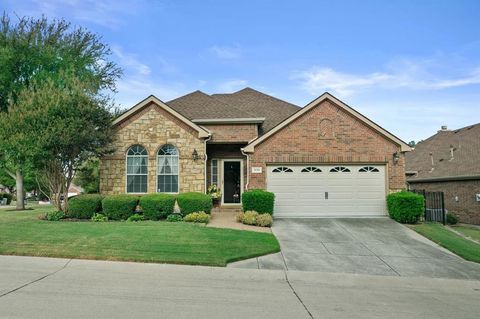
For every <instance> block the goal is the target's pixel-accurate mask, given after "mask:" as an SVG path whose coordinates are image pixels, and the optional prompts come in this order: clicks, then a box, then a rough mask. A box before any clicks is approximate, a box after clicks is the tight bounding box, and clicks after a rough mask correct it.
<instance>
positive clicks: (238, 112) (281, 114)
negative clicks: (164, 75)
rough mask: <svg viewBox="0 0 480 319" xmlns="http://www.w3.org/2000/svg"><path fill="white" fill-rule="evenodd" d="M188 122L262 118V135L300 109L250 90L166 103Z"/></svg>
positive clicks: (199, 95) (195, 94)
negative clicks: (188, 120)
mask: <svg viewBox="0 0 480 319" xmlns="http://www.w3.org/2000/svg"><path fill="white" fill-rule="evenodd" d="M166 104H167V105H168V106H170V107H171V108H173V109H174V110H175V111H177V112H179V113H180V114H182V115H183V116H185V117H187V118H188V119H190V120H198V119H224V118H259V117H264V118H265V121H264V123H263V130H264V132H266V131H269V130H270V129H272V128H273V127H274V126H276V125H277V124H279V123H280V122H282V121H283V120H285V119H286V118H287V117H289V116H291V115H292V114H293V113H295V112H297V111H298V110H300V107H298V106H296V105H293V104H291V103H288V102H285V101H282V100H280V99H277V98H275V97H273V96H270V95H267V94H264V93H261V92H259V91H256V90H254V89H251V88H245V89H243V90H240V91H238V92H235V93H231V94H212V95H208V94H205V93H203V92H201V91H195V92H192V93H189V94H187V95H184V96H181V97H179V98H176V99H174V100H171V101H169V102H167V103H166Z"/></svg>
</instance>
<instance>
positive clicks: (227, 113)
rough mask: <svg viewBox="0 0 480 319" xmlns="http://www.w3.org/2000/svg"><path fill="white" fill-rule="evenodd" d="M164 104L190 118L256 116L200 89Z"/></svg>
mask: <svg viewBox="0 0 480 319" xmlns="http://www.w3.org/2000/svg"><path fill="white" fill-rule="evenodd" d="M166 104H167V105H168V106H170V107H171V108H173V109H174V110H175V111H177V112H178V113H180V114H182V115H183V116H185V117H187V118H188V119H190V120H195V119H197V120H198V119H225V118H226V119H230V118H253V117H258V116H255V115H252V114H250V113H248V112H246V111H243V110H240V109H238V108H236V107H234V106H232V105H228V104H226V103H224V102H222V101H221V100H218V99H215V98H213V97H211V96H210V95H208V94H205V93H203V92H201V91H195V92H192V93H189V94H186V95H184V96H181V97H179V98H176V99H174V100H171V101H169V102H167V103H166Z"/></svg>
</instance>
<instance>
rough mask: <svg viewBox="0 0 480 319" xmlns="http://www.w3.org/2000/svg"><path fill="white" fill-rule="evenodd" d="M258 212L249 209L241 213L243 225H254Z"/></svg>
mask: <svg viewBox="0 0 480 319" xmlns="http://www.w3.org/2000/svg"><path fill="white" fill-rule="evenodd" d="M257 216H258V213H257V212H256V211H253V210H249V211H247V212H245V213H244V214H243V219H242V223H244V224H245V225H256V224H257Z"/></svg>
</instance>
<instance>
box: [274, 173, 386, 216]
mask: <svg viewBox="0 0 480 319" xmlns="http://www.w3.org/2000/svg"><path fill="white" fill-rule="evenodd" d="M267 190H268V191H270V192H273V193H275V213H274V214H275V216H277V217H322V216H382V215H385V214H386V204H385V166H383V165H302V166H300V165H275V166H273V165H272V166H267Z"/></svg>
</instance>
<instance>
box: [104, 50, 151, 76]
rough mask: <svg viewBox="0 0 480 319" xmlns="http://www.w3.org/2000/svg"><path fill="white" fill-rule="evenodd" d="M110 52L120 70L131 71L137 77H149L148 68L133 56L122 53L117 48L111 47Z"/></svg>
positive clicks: (149, 71) (149, 70)
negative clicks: (116, 60) (137, 75)
mask: <svg viewBox="0 0 480 319" xmlns="http://www.w3.org/2000/svg"><path fill="white" fill-rule="evenodd" d="M112 52H113V54H114V55H115V56H116V57H117V59H118V63H119V64H120V66H121V67H122V68H126V69H133V70H132V71H133V72H135V73H137V74H139V75H149V74H150V73H151V69H150V67H149V66H148V65H146V64H144V63H142V62H140V61H139V60H138V58H137V57H136V56H135V55H134V54H129V53H125V52H123V50H122V48H120V47H119V46H113V47H112Z"/></svg>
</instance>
